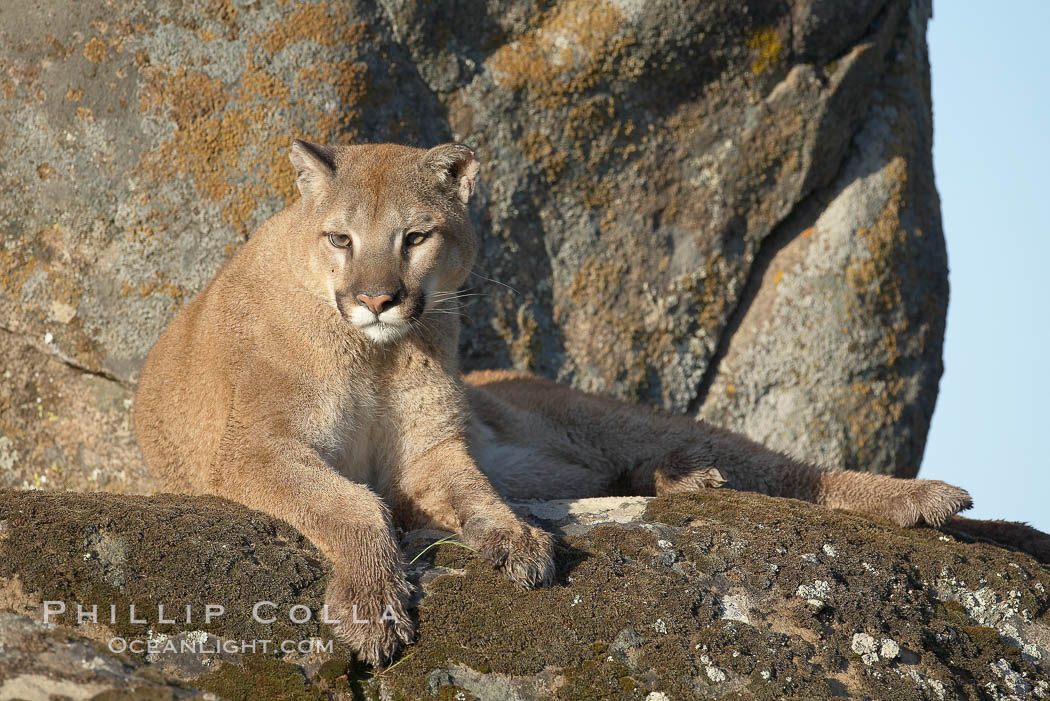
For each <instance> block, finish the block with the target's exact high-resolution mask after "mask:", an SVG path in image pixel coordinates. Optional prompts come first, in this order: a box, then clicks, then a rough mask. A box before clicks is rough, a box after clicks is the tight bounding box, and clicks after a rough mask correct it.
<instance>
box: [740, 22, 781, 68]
mask: <svg viewBox="0 0 1050 701" xmlns="http://www.w3.org/2000/svg"><path fill="white" fill-rule="evenodd" d="M747 48H749V49H751V50H752V51H753V52H754V53H755V57H754V58H753V59H752V61H751V72H752V73H754V74H755V75H761V74H762V73H764V72H765V70H766V69H767V68H772V67H775V66H776V64H777V63H778V62H779V61H780V54H781V53H782V52H783V51H784V45H783V44H782V43H781V41H780V34H778V33H777V30H776V28H775V27H761V28H759V29H756V30H755V31H754V33H752V34H751V38H750V39H748V40H747Z"/></svg>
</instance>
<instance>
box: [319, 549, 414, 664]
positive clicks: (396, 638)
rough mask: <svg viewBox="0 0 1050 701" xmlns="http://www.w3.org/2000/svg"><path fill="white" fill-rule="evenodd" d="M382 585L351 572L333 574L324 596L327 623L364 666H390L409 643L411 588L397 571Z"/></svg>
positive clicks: (412, 629)
mask: <svg viewBox="0 0 1050 701" xmlns="http://www.w3.org/2000/svg"><path fill="white" fill-rule="evenodd" d="M392 569H393V571H392V572H391V573H390V574H389V576H388V577H387V578H386V579H385V580H382V581H375V580H373V579H372V578H371V577H362V576H361V575H360V574H357V573H355V572H353V571H347V570H343V571H339V570H336V572H335V574H334V575H333V576H332V581H331V582H330V583H329V584H328V591H327V592H326V593H325V603H326V604H327V605H328V619H329V620H336V619H338V620H339V623H333V624H332V626H333V628H334V630H335V634H336V636H338V638H339V639H340V640H342V641H343V642H345V643H346V644H347V645H348V646H349V647H350V649H351V650H352V651H353V653H354V655H355V656H356V657H357V658H358V659H360V660H361V661H363V662H367V663H368V664H370V665H372V666H377V665H380V664H384V663H386V662H389V661H390V660H391V659H392V658H393V657H394V655H395V654H396V653H397V651H398V650H399V649H400V648H401V646H402V645H404V644H407V643H409V642H411V641H412V634H413V632H414V624H413V623H412V619H411V617H409V615H408V613H407V612H406V610H405V609H406V606H407V604H408V599H409V594H410V591H411V590H410V588H409V584H408V582H407V581H405V575H404V573H403V572H401V571H400V568H396V569H395V568H392Z"/></svg>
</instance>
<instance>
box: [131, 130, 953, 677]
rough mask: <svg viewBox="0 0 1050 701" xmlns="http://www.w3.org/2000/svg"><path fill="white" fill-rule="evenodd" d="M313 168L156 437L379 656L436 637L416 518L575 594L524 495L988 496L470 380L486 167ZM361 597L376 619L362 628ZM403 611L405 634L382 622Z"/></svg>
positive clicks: (176, 478) (926, 511)
mask: <svg viewBox="0 0 1050 701" xmlns="http://www.w3.org/2000/svg"><path fill="white" fill-rule="evenodd" d="M291 159H292V162H293V164H294V165H295V167H296V171H297V184H298V186H299V189H300V192H301V193H302V195H303V196H302V197H301V198H300V199H299V200H297V201H296V202H295V203H294V204H292V205H291V206H289V207H288V208H286V209H285V210H283V211H281V212H279V213H278V214H276V215H275V216H274V217H272V218H271V219H270V220H269V221H267V222H266V223H265V224H263V226H262V227H260V228H259V230H258V231H257V232H256V233H255V234H254V235H253V236H252V237H251V239H250V240H249V241H248V242H247V244H245V246H244V247H243V248H242V249H241V251H240V252H238V254H237V255H236V256H234V258H233V259H232V260H231V261H230V262H229V263H228V264H227V265H226V266H225V267H224V268H223V269H222V270H220V272H219V274H218V275H217V276H216V278H215V280H213V281H212V283H211V284H210V285H208V287H207V288H205V290H203V291H202V292H201V293H200V294H199V295H197V297H195V298H194V299H193V301H191V302H190V303H189V304H188V305H187V306H186V307H185V308H184V309H183V310H182V311H181V312H180V313H179V314H178V315H177V316H176V317H175V319H174V320H173V321H172V322H171V324H169V326H168V328H167V329H166V330H165V331H164V333H163V334H162V335H161V337H160V339H159V340H158V341H157V344H156V346H155V347H154V349H153V350H152V352H151V353H150V355H149V358H148V359H147V361H146V365H145V367H144V369H143V372H142V378H141V381H140V383H139V390H138V394H137V396H136V432H137V436H138V441H139V445H140V446H141V448H142V452H143V454H144V456H145V458H146V461H147V463H148V464H149V466H150V468H151V470H152V471H153V472H154V474H155V475H156V477H157V478H158V479H159V481H160V482H161V483H162V484H163V485H164V486H165V487H166V488H168V489H170V490H173V491H178V492H187V493H192V494H216V495H219V496H223V497H227V498H229V499H232V500H235V501H238V502H240V503H242V504H245V505H247V506H249V507H251V508H255V509H259V510H262V511H265V512H267V513H270V514H273V515H275V516H277V517H279V518H282V519H284V520H286V521H288V522H289V523H291V524H292V525H293V526H295V527H296V528H298V529H299V530H301V531H302V532H303V533H304V534H305V535H306V536H307V537H309V538H310V539H311V540H312V541H313V542H314V543H315V544H316V545H317V546H318V547H319V548H320V549H321V550H322V551H323V552H324V553H325V555H326V556H327V557H329V558H330V559H331V561H332V562H333V565H334V574H333V577H332V581H331V583H330V584H329V589H328V594H327V603H328V604H329V606H330V612H331V614H330V615H333V616H337V617H339V618H340V619H341V620H342V622H341V623H340V624H339V625H338V626H337V627H336V632H337V634H338V635H340V637H342V638H343V639H344V640H345V641H346V642H347V643H349V644H350V646H351V647H352V648H353V649H354V651H355V653H356V654H357V655H358V656H360V657H361V658H362V659H364V660H366V661H368V662H371V663H373V664H375V663H379V662H382V661H385V660H387V659H389V658H390V657H391V655H393V654H394V652H395V651H396V650H397V648H398V647H399V645H400V644H401V643H402V642H406V641H408V640H409V639H410V638H411V635H412V632H413V631H412V621H411V619H410V618H409V616H408V615H407V613H406V611H405V605H406V603H407V599H408V595H409V586H408V584H407V582H406V581H405V576H404V571H403V563H402V560H401V554H400V552H399V550H398V546H397V542H396V540H395V537H394V531H393V527H394V525H395V524H397V525H399V526H404V527H412V526H424V525H425V526H432V527H436V528H442V529H446V530H452V531H458V532H460V533H461V534H462V536H463V538H464V539H465V542H466V543H467V544H468V545H471V546H472V547H474V548H476V549H477V550H478V551H479V553H480V555H481V556H482V557H484V558H485V559H487V560H488V561H490V562H491V563H492V564H493V565H495V566H496V567H498V568H499V569H501V570H502V571H503V572H504V573H506V575H507V576H508V577H510V578H511V579H512V580H514V581H515V582H518V583H519V584H521V585H522V586H529V587H531V586H536V585H540V584H546V583H549V582H550V581H551V580H552V577H553V562H552V559H551V546H552V541H551V538H550V536H549V535H548V534H546V533H544V532H543V531H541V530H539V529H536V528H534V527H532V526H530V525H528V524H526V523H524V522H523V521H521V520H520V519H519V518H518V517H517V516H515V515H514V513H513V512H512V511H511V510H510V509H509V508H508V507H507V506H506V504H505V503H504V501H503V499H502V497H522V498H566V497H573V498H578V497H589V496H600V495H605V494H610V493H616V492H624V493H634V494H667V493H672V492H677V491H684V490H690V489H698V488H702V487H716V486H719V485H721V484H723V483H724V484H726V485H727V486H730V487H733V488H737V489H751V490H756V491H760V492H764V493H767V494H773V495H782V496H793V497H797V498H801V499H808V500H810V501H815V502H817V503H821V504H825V505H827V506H830V507H833V508H845V509H852V510H855V511H860V512H862V513H866V514H869V515H871V516H874V517H877V518H881V519H885V520H887V521H890V522H891V523H895V524H897V525H907V526H910V525H916V524H919V523H929V524H934V525H936V524H940V523H942V522H943V521H944V520H945V519H947V518H948V517H950V516H951V515H952V514H954V513H955V512H956V511H958V510H959V509H961V508H965V507H966V506H968V505H969V496H968V495H967V494H966V492H964V491H963V490H961V489H957V488H955V487H951V486H950V485H946V484H943V483H941V482H928V481H907V480H895V479H892V478H888V477H881V476H877V475H869V474H860V473H845V472H828V471H824V470H820V469H817V468H814V467H811V466H807V465H803V464H801V463H798V462H796V461H793V460H790V459H788V458H786V457H784V456H782V455H780V454H778V453H774V452H772V451H769V450H766V449H764V448H762V447H761V446H759V445H757V444H755V443H753V442H751V441H748V440H747V439H744V438H742V437H740V436H736V435H733V434H730V433H727V432H724V431H721V430H718V429H715V428H712V427H710V426H707V425H705V424H703V423H697V422H694V421H691V420H689V419H684V418H681V417H674V416H669V415H666V414H662V413H658V412H653V411H648V410H645V409H640V408H638V407H632V406H628V405H625V404H622V403H619V402H616V401H613V400H609V399H603V398H600V397H595V396H591V395H586V394H583V393H581V392H577V391H575V390H572V389H569V388H566V387H561V386H558V385H555V384H554V383H551V382H548V381H546V380H542V379H539V378H535V377H531V376H528V375H524V374H521V373H511V372H483V373H474V374H473V375H470V376H469V377H468V378H467V383H468V384H466V385H464V384H463V382H462V380H461V378H460V375H459V366H458V360H457V355H456V353H457V347H458V336H459V322H458V316H457V315H456V314H455V313H451V312H452V310H450V309H448V308H447V306H446V303H447V302H449V301H451V300H453V299H454V298H455V295H456V290H457V289H458V288H459V286H460V285H461V284H462V283H463V281H464V279H465V278H466V276H467V274H468V271H469V270H470V268H471V266H472V265H473V262H474V257H475V253H476V248H477V240H476V236H475V233H474V231H473V230H472V228H471V226H470V223H469V219H468V217H467V214H466V203H467V200H468V198H469V197H470V194H471V193H472V192H473V188H474V179H475V177H476V174H477V170H478V164H477V161H476V160H475V158H474V155H473V153H472V152H470V151H469V149H467V148H466V147H464V146H462V145H458V144H446V145H444V146H439V147H436V148H434V149H431V150H429V151H424V150H420V149H412V148H408V147H403V146H394V145H377V146H353V147H331V148H325V147H320V146H316V145H313V144H306V143H303V142H296V144H295V145H294V146H293V149H292V153H291ZM413 232H420V233H427V235H426V236H425V237H422V238H419V237H415V238H413ZM329 234H332V236H333V238H330V237H329ZM410 241H411V242H414V243H413V245H409V242H410ZM344 242H345V243H347V244H349V247H343V246H342V244H343V243H344ZM388 299H389V300H394V302H395V303H394V304H393V306H390V305H389V303H382V302H383V301H384V300H388ZM377 312H378V314H379V315H378V316H376V313H377ZM355 606H356V619H358V620H360V619H364V618H367V619H369V620H370V621H371V623H370V624H368V625H361V624H357V623H354V622H353V620H354V618H355V617H354V616H353V613H354V607H355ZM388 606H389V607H390V609H391V610H392V611H393V613H394V616H395V617H396V621H391V620H386V621H381V620H380V616H381V614H382V613H383V612H384V610H385V609H386V607H388Z"/></svg>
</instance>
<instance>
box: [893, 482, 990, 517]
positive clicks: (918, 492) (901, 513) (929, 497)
mask: <svg viewBox="0 0 1050 701" xmlns="http://www.w3.org/2000/svg"><path fill="white" fill-rule="evenodd" d="M908 487H909V489H908V491H907V492H906V493H905V494H903V495H900V496H896V497H893V498H892V499H890V501H889V502H888V503H887V504H886V507H887V508H886V517H887V518H888V519H889V520H890V521H892V522H893V523H895V524H897V525H899V526H905V527H910V526H921V525H923V524H925V525H928V526H934V527H936V526H940V525H942V524H943V523H945V522H946V521H947V520H948V519H950V518H951V517H952V516H954V515H955V514H957V513H958V512H960V511H963V510H965V509H969V508H970V507H971V506H973V499H971V498H970V494H969V493H968V492H967V491H966V490H965V489H960V488H959V487H956V486H953V485H950V484H948V483H946V482H941V481H940V480H911V481H910V482H909V484H908Z"/></svg>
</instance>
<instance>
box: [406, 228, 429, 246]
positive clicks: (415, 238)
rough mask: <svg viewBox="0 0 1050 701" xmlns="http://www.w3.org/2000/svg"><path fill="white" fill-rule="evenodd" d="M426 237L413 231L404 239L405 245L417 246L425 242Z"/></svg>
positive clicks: (419, 232)
mask: <svg viewBox="0 0 1050 701" xmlns="http://www.w3.org/2000/svg"><path fill="white" fill-rule="evenodd" d="M427 236H428V234H425V233H423V232H422V231H413V232H412V233H410V234H409V235H408V236H406V237H405V245H406V246H418V245H419V244H421V243H423V242H424V241H426V240H427Z"/></svg>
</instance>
